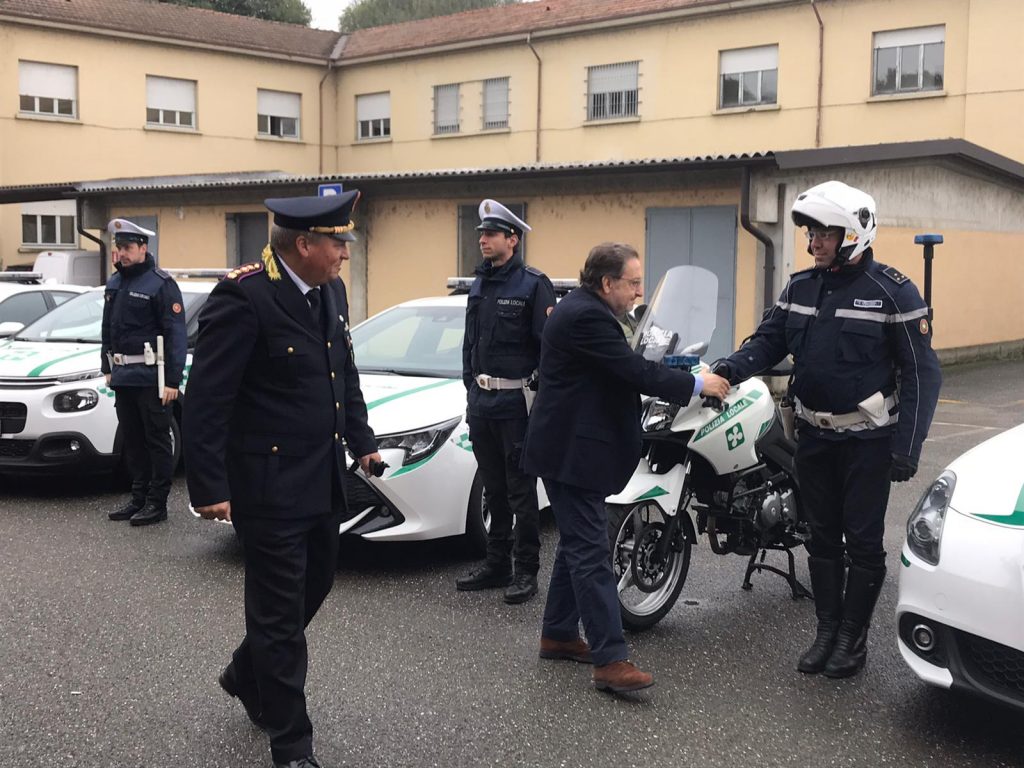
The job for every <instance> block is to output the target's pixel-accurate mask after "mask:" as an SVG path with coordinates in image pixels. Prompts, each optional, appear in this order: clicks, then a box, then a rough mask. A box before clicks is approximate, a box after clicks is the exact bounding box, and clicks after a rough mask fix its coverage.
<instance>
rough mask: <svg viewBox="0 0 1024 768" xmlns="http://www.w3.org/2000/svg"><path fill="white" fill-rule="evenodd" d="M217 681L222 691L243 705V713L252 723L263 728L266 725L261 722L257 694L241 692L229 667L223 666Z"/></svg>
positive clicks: (261, 711)
mask: <svg viewBox="0 0 1024 768" xmlns="http://www.w3.org/2000/svg"><path fill="white" fill-rule="evenodd" d="M217 683H218V684H219V685H220V687H221V688H223V689H224V693H226V694H227V695H228V696H231V697H233V698H235V699H238V700H239V701H240V702H242V706H243V707H245V714H247V715H248V716H249V719H250V720H251V721H252V724H253V725H255V726H256V727H257V728H259V729H261V730H263V729H265V728H266V726H265V725H264V723H263V710H262V708H261V707H260V701H259V695H256V696H251V695H248V694H243V692H242V689H241V688H239V687H238V683H237V682H235V676H234V675H233V674H232V673H231V667H230V666H229V667H225V669H224V671H223V672H221V673H220V677H218V678H217Z"/></svg>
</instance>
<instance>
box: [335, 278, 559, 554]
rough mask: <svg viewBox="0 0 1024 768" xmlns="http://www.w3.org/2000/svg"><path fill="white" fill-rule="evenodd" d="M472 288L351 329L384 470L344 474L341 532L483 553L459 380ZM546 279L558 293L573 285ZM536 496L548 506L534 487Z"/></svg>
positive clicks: (483, 528) (478, 487) (464, 282)
mask: <svg viewBox="0 0 1024 768" xmlns="http://www.w3.org/2000/svg"><path fill="white" fill-rule="evenodd" d="M471 283H472V280H471V279H467V278H459V279H452V280H449V281H448V287H449V288H454V289H455V290H456V294H454V295H451V296H441V297H436V298H426V299H416V300H414V301H407V302H405V303H403V304H398V305H396V306H394V307H391V308H390V309H386V310H384V311H383V312H381V313H379V314H377V315H374V316H373V317H371V318H369V319H368V320H366V321H364V322H362V323H360V324H359V325H357V326H355V327H354V328H353V329H352V345H353V352H354V354H355V361H356V365H357V366H358V368H359V380H360V384H361V386H362V390H363V396H364V397H365V399H366V408H367V412H368V415H369V420H370V426H371V427H372V428H373V431H374V434H376V436H377V443H378V446H379V449H380V453H381V456H382V457H383V459H384V461H386V462H387V463H388V464H389V465H390V466H389V468H388V469H387V470H385V472H384V475H383V477H381V478H379V479H378V478H370V479H366V478H364V477H363V475H362V473H361V472H354V471H353V472H350V473H349V475H348V483H347V486H346V491H347V496H348V502H349V511H350V513H355V516H354V517H352V518H351V519H349V520H348V521H347V522H345V523H344V524H343V525H342V532H349V533H352V534H357V535H360V536H362V537H363V538H365V539H372V540H376V541H418V540H424V539H437V538H442V537H446V536H459V535H464V536H465V544H466V549H467V550H468V551H470V552H472V553H474V554H477V555H481V556H482V555H483V552H484V548H485V546H486V543H487V526H488V525H489V518H488V516H487V509H486V505H485V504H484V500H483V483H482V482H481V480H480V476H479V473H478V472H477V466H476V458H475V457H474V456H473V446H472V443H470V440H469V428H468V426H467V424H466V387H465V385H464V384H463V383H462V338H463V335H464V334H465V328H466V295H465V291H466V290H467V289H468V286H469V284H471ZM552 283H553V284H554V286H555V291H556V293H557V294H559V295H562V294H564V293H565V292H566V291H568V290H569V289H570V288H571V287H573V286H575V281H567V280H553V281H552ZM537 492H538V496H539V500H540V505H541V507H544V506H546V505H547V496H546V494H545V492H544V487H543V485H542V484H540V483H538V486H537Z"/></svg>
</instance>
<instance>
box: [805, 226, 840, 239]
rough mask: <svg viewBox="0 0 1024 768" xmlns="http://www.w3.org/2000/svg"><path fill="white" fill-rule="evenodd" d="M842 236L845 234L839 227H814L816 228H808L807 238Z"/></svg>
mask: <svg viewBox="0 0 1024 768" xmlns="http://www.w3.org/2000/svg"><path fill="white" fill-rule="evenodd" d="M842 236H843V233H842V232H841V231H839V230H838V229H819V228H814V229H808V230H807V239H808V240H813V239H814V238H818V239H819V240H838V239H839V238H840V237H842Z"/></svg>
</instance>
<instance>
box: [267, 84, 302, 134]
mask: <svg viewBox="0 0 1024 768" xmlns="http://www.w3.org/2000/svg"><path fill="white" fill-rule="evenodd" d="M301 114H302V95H301V94H298V93H287V92H286V91H268V90H264V89H262V88H260V89H258V90H257V91H256V130H257V132H258V133H259V135H260V136H277V137H280V138H286V139H297V138H299V122H300V120H299V118H300V116H301Z"/></svg>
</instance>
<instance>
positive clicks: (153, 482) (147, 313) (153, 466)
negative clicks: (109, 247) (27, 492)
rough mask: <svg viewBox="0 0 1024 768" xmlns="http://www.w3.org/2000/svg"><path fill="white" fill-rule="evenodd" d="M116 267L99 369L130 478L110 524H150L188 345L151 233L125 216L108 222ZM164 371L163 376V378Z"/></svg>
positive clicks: (162, 492) (165, 487) (155, 519)
mask: <svg viewBox="0 0 1024 768" xmlns="http://www.w3.org/2000/svg"><path fill="white" fill-rule="evenodd" d="M107 230H108V231H109V232H110V233H111V235H113V247H114V258H115V262H114V267H115V269H116V270H117V273H116V274H114V275H113V276H112V277H111V278H110V280H108V281H107V288H106V292H105V293H104V297H103V298H104V302H103V331H102V346H101V362H100V367H101V369H102V371H103V373H104V374H105V375H106V380H107V385H108V386H109V387H111V389H113V390H114V392H115V398H116V399H115V401H114V408H115V409H116V411H117V421H118V425H119V427H120V429H121V435H122V438H123V442H122V445H121V450H122V452H123V454H124V456H125V458H126V460H127V464H128V470H129V472H130V473H131V478H132V497H131V500H130V501H129V502H128V503H127V504H125V505H124V506H123V507H121V508H120V509H117V510H114V511H113V512H110V513H109V514H108V515H107V517H109V518H110V519H111V520H128V521H130V523H131V524H132V525H151V524H153V523H159V522H160V521H162V520H166V519H167V495H168V494H169V493H170V491H171V476H172V474H173V473H174V449H173V446H172V445H171V419H173V418H174V415H173V413H172V412H171V411H172V408H173V406H172V405H171V403H173V402H174V401H175V400H177V399H178V387H179V386H180V384H181V376H182V371H183V370H184V368H185V355H186V353H187V351H188V350H187V347H188V343H187V340H186V335H185V311H184V307H183V304H182V300H181V291H180V290H179V289H178V284H177V283H175V282H174V280H173V278H171V276H170V275H168V274H167V273H166V272H164V271H163V270H162V269H158V268H157V266H156V262H155V261H154V260H153V254H151V253H149V238H150V237H152V236H153V235H155V234H156V233H155V232H151V231H149V230H148V229H143V228H142V227H140V226H138V225H137V224H134V223H133V222H131V221H128V220H127V219H114V220H113V221H111V222H110V224H108V225H107ZM161 371H162V374H161Z"/></svg>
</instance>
